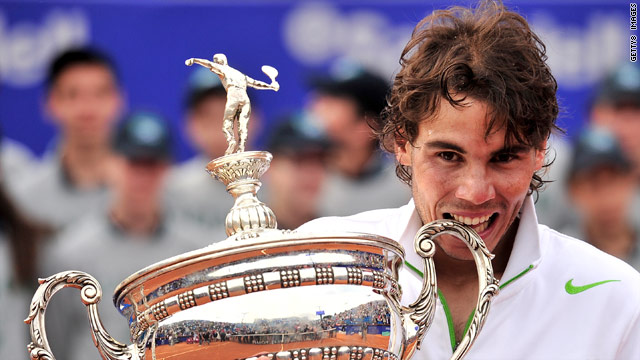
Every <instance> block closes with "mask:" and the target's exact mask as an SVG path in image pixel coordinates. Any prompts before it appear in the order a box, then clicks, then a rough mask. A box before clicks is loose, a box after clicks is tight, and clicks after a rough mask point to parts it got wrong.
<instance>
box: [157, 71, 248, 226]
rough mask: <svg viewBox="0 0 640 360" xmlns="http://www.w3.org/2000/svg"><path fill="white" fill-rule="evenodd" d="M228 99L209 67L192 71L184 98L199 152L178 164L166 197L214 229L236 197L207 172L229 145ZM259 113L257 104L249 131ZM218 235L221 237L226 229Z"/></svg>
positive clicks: (187, 122)
mask: <svg viewBox="0 0 640 360" xmlns="http://www.w3.org/2000/svg"><path fill="white" fill-rule="evenodd" d="M226 102H227V93H226V91H225V89H224V86H222V83H221V82H220V78H219V77H218V76H215V75H214V74H212V73H211V71H209V70H208V69H206V68H198V69H196V70H195V71H193V73H192V74H191V76H190V78H189V81H188V90H187V94H186V99H185V107H186V114H185V130H186V133H187V136H188V138H189V140H190V141H191V143H192V144H193V146H195V148H196V149H197V150H198V154H197V155H196V156H195V157H194V158H193V159H190V160H188V161H186V162H185V163H183V164H180V165H178V166H177V167H176V168H175V169H174V170H173V171H172V173H171V176H170V178H169V181H168V195H167V197H168V201H169V202H170V204H171V206H172V207H175V208H176V209H177V211H180V212H181V213H183V214H185V215H186V216H188V217H190V218H192V219H194V220H195V221H197V222H199V223H201V224H203V225H204V226H208V227H211V228H215V229H221V228H222V227H221V225H222V224H224V221H225V217H226V216H227V213H228V212H229V210H230V209H231V207H232V206H233V197H232V196H231V195H230V194H228V193H227V191H226V187H225V186H224V184H223V183H221V182H220V181H217V180H215V179H213V178H211V176H209V175H208V174H207V173H206V171H205V169H206V166H207V163H208V162H210V161H211V160H213V159H215V158H218V157H220V156H223V155H224V153H225V150H226V149H227V146H228V144H227V141H226V139H225V136H224V133H223V131H222V125H223V121H224V110H225V104H226ZM252 102H253V99H252ZM254 104H255V102H254ZM258 113H259V111H256V109H255V105H254V108H253V109H252V114H251V117H252V119H251V121H250V122H249V128H250V130H251V129H252V128H253V127H254V126H255V124H256V122H259V115H258ZM249 134H250V135H251V134H252V131H249ZM250 140H251V139H250ZM217 235H221V236H222V235H224V232H223V233H221V234H217Z"/></svg>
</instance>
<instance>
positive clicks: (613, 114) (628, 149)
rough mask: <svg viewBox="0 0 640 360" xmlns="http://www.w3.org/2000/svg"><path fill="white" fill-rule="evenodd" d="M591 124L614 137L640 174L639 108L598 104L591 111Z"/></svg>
mask: <svg viewBox="0 0 640 360" xmlns="http://www.w3.org/2000/svg"><path fill="white" fill-rule="evenodd" d="M591 116H592V118H593V122H594V123H595V124H596V125H600V126H604V127H606V128H608V129H610V130H611V131H613V132H614V133H615V135H616V138H617V139H618V141H620V145H621V146H622V149H623V150H624V152H625V154H626V155H627V156H628V158H629V160H631V161H632V162H633V164H634V167H635V171H636V173H640V108H639V107H637V106H632V105H628V106H614V105H609V104H600V105H598V106H596V107H594V109H593V111H592V115H591Z"/></svg>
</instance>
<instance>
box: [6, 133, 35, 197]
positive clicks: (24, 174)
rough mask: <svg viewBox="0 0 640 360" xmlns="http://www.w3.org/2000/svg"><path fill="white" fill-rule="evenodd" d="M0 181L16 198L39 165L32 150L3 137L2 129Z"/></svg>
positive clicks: (9, 193) (10, 194)
mask: <svg viewBox="0 0 640 360" xmlns="http://www.w3.org/2000/svg"><path fill="white" fill-rule="evenodd" d="M0 138H2V140H0V176H1V177H2V178H1V179H0V181H2V182H3V184H4V186H5V191H6V192H7V193H8V195H9V196H11V197H15V193H16V191H17V189H19V187H20V184H23V183H24V182H25V181H28V180H29V178H30V177H31V174H32V172H33V170H34V168H35V166H36V164H37V160H36V158H35V156H34V155H33V153H32V152H31V150H30V149H29V148H28V147H26V146H25V145H23V144H22V143H20V142H18V141H15V140H12V139H9V138H7V137H3V136H2V129H0Z"/></svg>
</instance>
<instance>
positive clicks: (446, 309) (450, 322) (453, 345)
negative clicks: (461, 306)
mask: <svg viewBox="0 0 640 360" xmlns="http://www.w3.org/2000/svg"><path fill="white" fill-rule="evenodd" d="M404 264H405V265H406V266H407V267H408V268H409V269H411V270H412V271H413V272H415V273H416V274H418V275H419V276H420V277H421V278H424V273H423V272H422V271H420V270H418V268H417V267H415V266H413V264H411V263H410V262H408V261H407V260H405V261H404ZM531 269H533V265H529V267H528V268H526V269H524V270H523V271H521V272H520V273H519V274H518V275H516V276H514V277H512V278H511V279H509V280H507V281H505V282H504V283H503V284H501V285H500V289H503V288H504V287H506V286H507V285H509V284H511V283H512V282H514V281H516V280H518V279H519V278H521V277H522V276H523V275H524V274H526V273H528V272H529V271H531ZM438 298H440V303H442V308H443V309H444V315H445V316H446V318H447V326H448V327H449V340H450V341H451V350H452V351H455V350H456V347H457V346H458V342H457V341H456V333H455V331H454V326H453V317H452V316H451V310H450V309H449V305H448V304H447V300H446V299H445V298H444V295H443V294H442V292H441V291H440V290H438ZM474 315H475V310H474V311H472V312H471V315H470V316H469V319H468V320H467V324H466V325H465V327H464V333H463V336H464V335H466V334H467V331H468V330H469V326H471V321H472V320H473V316H474Z"/></svg>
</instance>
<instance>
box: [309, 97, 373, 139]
mask: <svg viewBox="0 0 640 360" xmlns="http://www.w3.org/2000/svg"><path fill="white" fill-rule="evenodd" d="M309 111H310V112H311V114H312V115H313V116H314V117H316V118H317V119H318V120H319V121H320V123H321V124H320V126H321V127H322V128H323V129H324V130H325V131H326V133H327V135H329V137H330V138H331V140H332V141H333V142H334V144H335V145H336V146H343V145H345V144H353V143H354V142H360V143H363V144H364V146H370V144H371V141H372V138H373V136H372V133H371V128H369V126H368V125H367V123H366V121H365V120H364V119H363V118H362V116H361V115H360V114H359V112H358V106H357V105H356V103H355V102H354V101H353V100H350V99H348V98H344V97H337V96H331V95H325V94H317V95H316V96H315V97H314V98H313V100H312V102H311V104H310V106H309Z"/></svg>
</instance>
